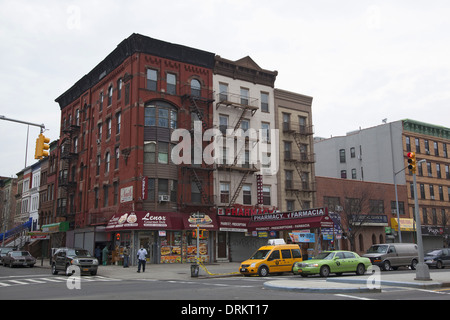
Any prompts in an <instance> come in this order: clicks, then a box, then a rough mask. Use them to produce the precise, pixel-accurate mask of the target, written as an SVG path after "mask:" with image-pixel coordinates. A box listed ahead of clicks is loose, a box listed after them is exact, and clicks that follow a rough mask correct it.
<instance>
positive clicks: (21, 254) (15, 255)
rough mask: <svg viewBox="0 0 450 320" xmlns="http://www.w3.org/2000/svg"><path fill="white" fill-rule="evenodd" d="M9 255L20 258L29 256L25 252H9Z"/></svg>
mask: <svg viewBox="0 0 450 320" xmlns="http://www.w3.org/2000/svg"><path fill="white" fill-rule="evenodd" d="M11 255H12V256H13V257H22V256H29V255H30V254H29V253H28V252H27V251H13V252H11Z"/></svg>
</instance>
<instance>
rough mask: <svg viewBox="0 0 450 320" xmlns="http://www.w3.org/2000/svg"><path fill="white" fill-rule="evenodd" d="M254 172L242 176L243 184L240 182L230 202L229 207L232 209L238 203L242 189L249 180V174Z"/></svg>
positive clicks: (247, 172) (246, 172)
mask: <svg viewBox="0 0 450 320" xmlns="http://www.w3.org/2000/svg"><path fill="white" fill-rule="evenodd" d="M251 171H252V170H247V171H245V172H244V175H243V176H242V179H241V182H239V185H238V186H237V188H236V191H235V192H234V194H233V197H232V198H231V200H230V203H229V204H228V206H229V207H231V206H232V205H234V203H235V202H236V199H237V197H238V196H239V193H240V192H241V190H242V187H243V186H244V183H245V180H247V177H248V174H249V173H250V172H251Z"/></svg>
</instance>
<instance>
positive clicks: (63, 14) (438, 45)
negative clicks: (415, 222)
mask: <svg viewBox="0 0 450 320" xmlns="http://www.w3.org/2000/svg"><path fill="white" fill-rule="evenodd" d="M449 17H450V1H448V0H432V1H418V0H396V1H384V0H377V1H375V0H372V1H365V0H341V1H336V0H314V1H312V0H308V1H306V0H278V1H266V0H180V1H173V0H164V1H153V0H128V1H113V0H107V1H106V0H105V1H102V0H89V1H85V0H81V1H80V0H77V1H75V0H72V1H65V0H40V1H36V0H0V45H1V50H0V75H1V77H0V115H3V116H5V117H8V118H13V119H19V120H24V121H29V122H33V123H39V124H40V123H44V124H45V127H46V128H47V129H48V131H46V132H45V135H46V136H47V137H49V138H51V140H52V141H53V140H56V139H58V138H59V123H60V109H59V105H58V104H57V103H56V102H55V101H54V100H55V99H56V98H57V97H58V96H60V95H61V94H62V93H63V92H65V91H66V90H67V89H69V88H70V87H71V86H72V85H73V84H74V83H75V82H76V81H78V80H79V79H80V78H81V77H82V76H84V75H85V74H86V73H88V72H89V71H90V70H92V68H93V67H95V66H96V65H97V64H98V63H99V62H100V61H101V60H103V59H104V58H105V57H106V56H107V55H108V54H109V53H110V52H111V51H112V50H114V48H115V47H116V46H117V45H118V44H119V43H120V42H121V41H122V40H124V39H125V38H127V37H129V36H130V35H131V34H132V33H140V34H143V35H146V36H149V37H152V38H156V39H160V40H164V41H167V42H172V43H177V44H182V45H186V46H190V47H194V48H197V49H201V50H205V51H209V52H213V53H215V54H218V55H220V56H222V57H223V58H226V59H230V60H237V59H240V58H242V57H244V56H247V55H249V56H250V57H252V59H253V60H255V62H256V63H258V64H259V66H260V67H262V68H264V69H268V70H277V71H278V77H277V80H276V83H275V86H276V87H277V88H279V89H284V90H289V91H293V92H297V93H301V94H304V95H308V96H312V97H313V105H312V110H313V124H314V130H315V136H321V137H330V136H339V135H345V134H346V133H347V132H349V131H353V130H356V129H358V128H360V127H361V128H367V127H372V126H376V125H379V124H381V123H382V120H383V119H385V118H387V121H388V122H392V121H397V120H400V119H405V118H409V119H414V120H419V121H423V122H428V123H431V124H436V125H441V126H445V127H450V111H449V107H450V19H449ZM39 130H40V129H39V128H37V127H30V129H29V139H28V158H27V165H28V166H29V165H31V164H33V163H35V160H34V148H35V141H36V138H37V136H38V134H39ZM26 137H27V126H26V125H22V124H18V123H13V122H8V121H2V120H0V146H1V149H2V156H1V157H0V176H8V177H10V176H15V174H16V173H17V172H19V171H20V170H22V169H23V168H24V166H25V150H26V140H27V138H26Z"/></svg>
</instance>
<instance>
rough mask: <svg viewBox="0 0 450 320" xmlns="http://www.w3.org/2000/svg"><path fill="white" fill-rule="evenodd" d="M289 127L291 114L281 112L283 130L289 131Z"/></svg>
mask: <svg viewBox="0 0 450 320" xmlns="http://www.w3.org/2000/svg"><path fill="white" fill-rule="evenodd" d="M290 129H291V115H290V114H289V113H284V112H283V131H289V130H290Z"/></svg>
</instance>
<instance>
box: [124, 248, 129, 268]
mask: <svg viewBox="0 0 450 320" xmlns="http://www.w3.org/2000/svg"><path fill="white" fill-rule="evenodd" d="M129 261H130V248H129V247H128V246H126V247H125V248H124V249H123V267H124V268H128V263H129Z"/></svg>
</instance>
